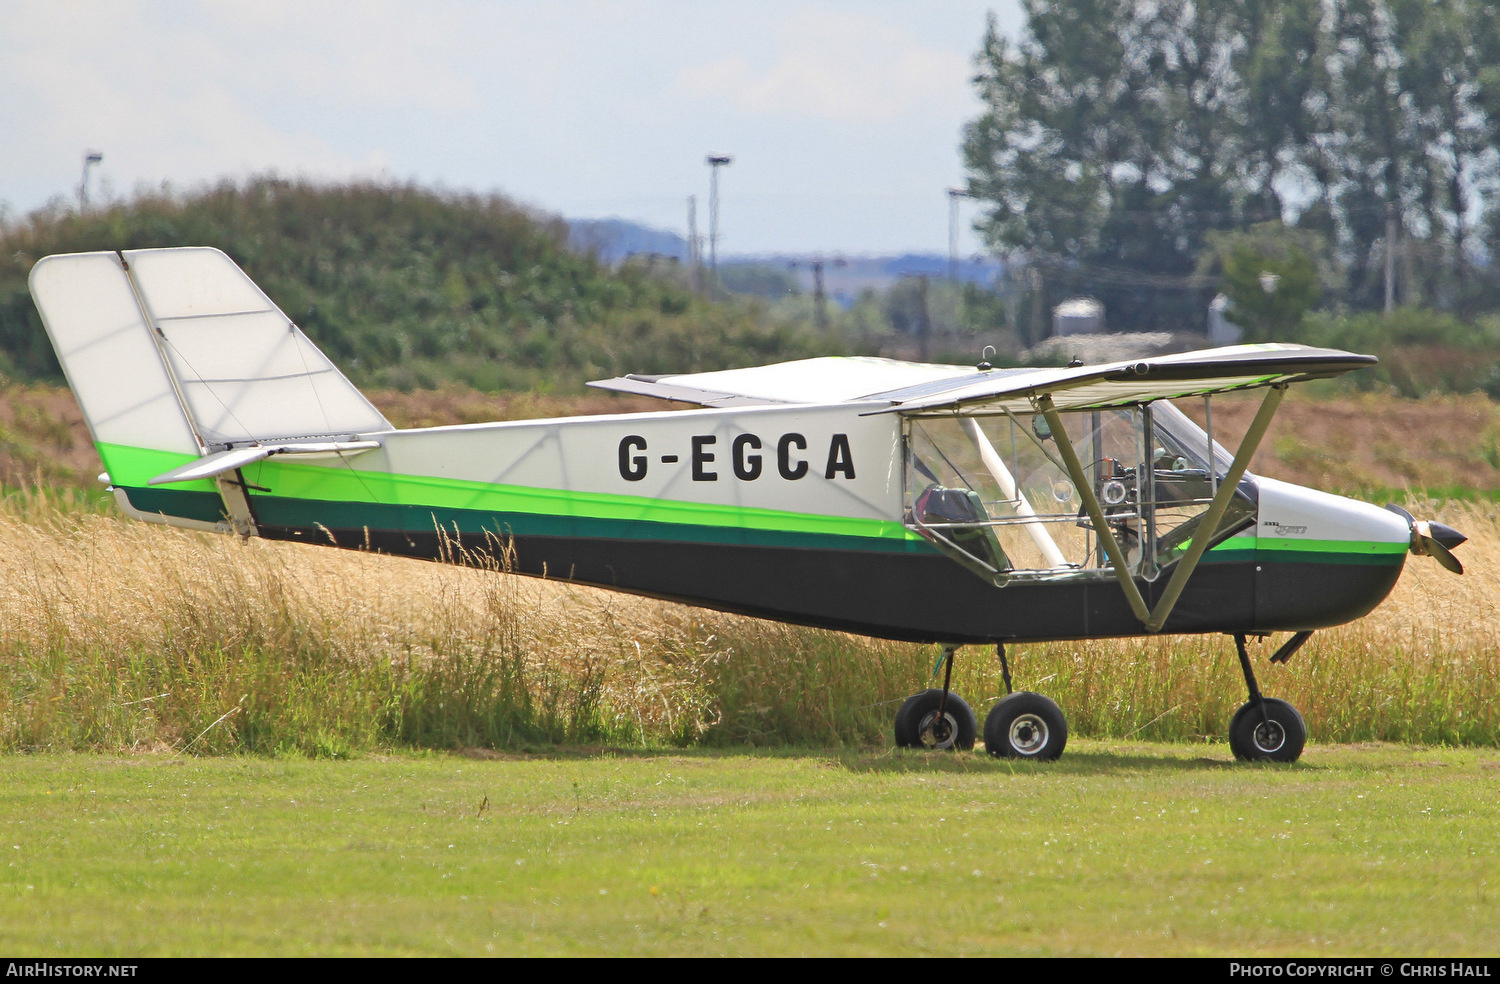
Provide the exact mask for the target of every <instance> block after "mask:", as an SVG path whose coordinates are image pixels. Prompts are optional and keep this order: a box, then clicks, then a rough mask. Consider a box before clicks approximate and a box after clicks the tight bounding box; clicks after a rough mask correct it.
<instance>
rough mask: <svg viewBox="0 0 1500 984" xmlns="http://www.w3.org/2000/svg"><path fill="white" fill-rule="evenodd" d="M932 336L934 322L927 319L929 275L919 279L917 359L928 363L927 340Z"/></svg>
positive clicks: (923, 275)
mask: <svg viewBox="0 0 1500 984" xmlns="http://www.w3.org/2000/svg"><path fill="white" fill-rule="evenodd" d="M931 334H932V321H931V320H929V319H928V317H927V274H925V273H924V274H922V275H921V276H919V277H918V278H917V358H918V360H919V361H922V362H926V361H927V360H928V358H929V355H928V353H927V340H928V337H929V336H930V335H931Z"/></svg>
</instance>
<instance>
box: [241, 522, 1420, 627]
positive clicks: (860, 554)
mask: <svg viewBox="0 0 1500 984" xmlns="http://www.w3.org/2000/svg"><path fill="white" fill-rule="evenodd" d="M259 531H260V534H261V535H262V536H264V537H267V538H268V539H280V540H294V541H297V542H304V543H306V542H321V543H329V542H330V541H332V542H333V543H334V544H335V545H337V546H341V547H351V548H356V549H359V548H365V549H374V550H378V551H380V552H383V553H390V554H396V555H402V556H410V557H420V558H426V559H439V560H455V559H457V560H462V559H463V557H464V555H465V553H466V552H467V554H468V555H469V557H470V559H471V560H473V559H476V558H478V559H482V560H484V562H487V563H493V562H495V560H494V558H493V553H494V549H493V548H494V547H495V541H494V540H493V538H489V539H486V538H483V537H478V536H475V537H468V536H464V537H460V538H458V540H457V541H455V538H454V537H452V536H444V537H441V538H440V536H439V534H437V533H436V532H430V533H405V532H399V531H398V532H389V531H374V530H364V529H360V530H347V529H345V530H340V529H333V530H327V529H319V530H316V531H309V530H302V529H293V528H290V527H275V526H261V527H259ZM508 545H509V547H510V548H511V552H510V554H509V557H508V558H507V559H506V560H505V562H504V563H505V567H506V569H508V570H511V571H513V572H515V573H520V574H530V575H543V576H547V577H551V578H554V579H557V580H565V581H570V582H573V583H578V584H588V585H595V586H599V587H606V588H612V589H615V590H620V591H628V592H631V593H634V594H642V595H649V596H652V597H657V598H664V599H668V600H672V601H680V602H684V603H687V604H691V605H697V606H701V607H704V608H711V609H716V610H719V611H726V612H737V613H740V614H744V615H753V616H757V617H760V618H768V619H774V620H776V621H783V622H793V623H798V624H802V625H813V626H821V627H824V628H830V629H840V630H844V631H848V632H854V633H858V634H861V635H868V636H877V637H881V638H887V639H898V640H905V641H911V642H946V643H984V642H997V641H1002V640H1003V641H1015V642H1034V641H1042V640H1050V639H1084V638H1095V637H1112V636H1131V635H1145V634H1147V633H1146V631H1145V629H1144V627H1143V626H1142V625H1141V622H1140V620H1138V619H1137V618H1136V617H1135V614H1134V613H1133V612H1132V611H1131V610H1130V606H1129V604H1128V603H1127V602H1126V600H1125V595H1124V592H1123V591H1121V589H1120V586H1119V584H1117V583H1116V582H1115V581H1114V580H1112V579H1109V578H1103V579H1097V580H1068V581H1060V582H1057V581H1055V582H1051V583H1045V584H1043V583H1011V584H1009V585H1007V586H1005V587H1003V588H996V587H994V586H992V585H990V584H988V583H986V582H985V581H982V580H981V579H979V578H978V577H976V576H974V575H973V574H971V573H969V572H968V571H966V570H964V569H963V568H961V567H960V566H959V565H958V564H956V563H954V562H953V561H951V560H949V559H947V558H946V557H943V556H940V555H927V554H915V553H911V554H907V553H874V552H870V551H843V550H829V549H805V548H797V547H766V546H742V545H729V544H702V543H691V542H675V541H659V540H658V541H650V540H647V541H643V540H610V539H597V538H589V539H577V538H568V537H547V536H518V537H515V538H514V540H512V541H509V543H508ZM1257 566H1258V565H1257V564H1256V563H1255V561H1254V560H1245V561H1234V562H1219V563H1205V564H1202V565H1201V566H1200V567H1199V568H1198V569H1197V570H1196V571H1195V572H1194V573H1193V575H1192V577H1191V578H1190V579H1189V582H1188V586H1187V589H1186V590H1185V591H1184V592H1183V594H1182V597H1181V598H1180V599H1179V601H1178V603H1177V605H1176V607H1175V608H1174V609H1173V612H1172V616H1171V618H1169V619H1168V620H1167V624H1166V626H1165V627H1164V629H1163V632H1164V633H1168V634H1170V633H1201V632H1268V631H1280V630H1301V629H1316V628H1323V627H1326V626H1329V625H1336V624H1340V623H1342V622H1346V621H1349V620H1350V619H1352V618H1357V617H1358V616H1360V615H1362V614H1364V613H1365V612H1367V611H1369V610H1370V609H1371V608H1373V607H1374V606H1375V605H1376V604H1378V603H1379V601H1380V600H1381V599H1382V598H1384V597H1385V595H1386V594H1387V593H1388V592H1389V590H1390V588H1391V586H1392V585H1393V584H1394V583H1395V580H1396V578H1397V577H1398V576H1399V574H1400V566H1399V565H1397V566H1394V567H1392V566H1384V567H1376V566H1359V565H1345V564H1330V563H1304V562H1300V561H1299V562H1288V563H1280V564H1271V565H1266V564H1262V565H1259V567H1260V570H1259V572H1258V571H1257ZM1137 584H1138V585H1139V586H1140V588H1141V592H1142V594H1143V595H1144V596H1145V598H1146V602H1147V604H1150V605H1154V603H1155V600H1156V598H1157V596H1158V595H1159V594H1160V593H1161V592H1162V591H1163V590H1164V589H1165V587H1166V584H1167V575H1166V574H1163V575H1162V576H1161V577H1159V578H1158V579H1157V581H1156V582H1155V583H1154V584H1153V583H1147V582H1144V581H1138V582H1137ZM1258 589H1259V593H1261V594H1269V595H1272V596H1274V598H1275V599H1276V603H1275V604H1270V605H1268V604H1266V603H1265V601H1266V600H1269V599H1267V598H1262V599H1261V603H1260V604H1259V605H1258V604H1257V594H1258Z"/></svg>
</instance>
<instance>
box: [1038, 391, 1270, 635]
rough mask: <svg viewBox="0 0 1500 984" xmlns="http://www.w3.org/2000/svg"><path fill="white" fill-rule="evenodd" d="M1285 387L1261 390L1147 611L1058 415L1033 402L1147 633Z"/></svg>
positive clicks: (1156, 628) (1220, 513) (1187, 573)
mask: <svg viewBox="0 0 1500 984" xmlns="http://www.w3.org/2000/svg"><path fill="white" fill-rule="evenodd" d="M1286 387H1287V384H1286V383H1278V384H1274V385H1272V386H1271V387H1270V389H1269V390H1268V391H1267V392H1266V398H1265V400H1263V401H1262V402H1261V405H1260V409H1259V410H1257V411H1256V412H1255V419H1254V420H1253V421H1251V422H1250V429H1249V430H1247V431H1246V432H1245V436H1244V438H1243V439H1242V440H1241V441H1240V446H1239V450H1238V451H1236V452H1235V454H1234V461H1233V462H1232V463H1231V464H1230V466H1229V470H1228V471H1226V472H1225V473H1224V477H1223V479H1221V480H1220V481H1219V490H1218V492H1216V493H1214V497H1213V500H1212V501H1211V502H1210V503H1209V504H1208V511H1207V512H1205V513H1204V514H1203V516H1202V518H1201V519H1200V520H1199V521H1198V530H1199V531H1200V534H1199V535H1195V536H1194V537H1193V539H1192V546H1190V547H1189V548H1188V552H1187V553H1186V554H1184V555H1183V557H1182V559H1181V560H1179V561H1178V562H1177V566H1176V568H1175V569H1174V570H1173V571H1172V577H1171V579H1170V580H1168V581H1167V586H1166V589H1165V590H1163V591H1162V594H1161V597H1160V598H1158V599H1157V602H1156V609H1155V610H1154V611H1153V610H1151V609H1149V608H1147V606H1146V599H1145V598H1143V597H1142V596H1141V591H1140V588H1139V587H1137V586H1136V583H1135V579H1134V578H1132V577H1131V576H1130V571H1129V570H1128V569H1127V568H1126V566H1125V552H1124V551H1123V550H1121V549H1120V544H1119V542H1118V541H1116V540H1115V535H1114V531H1113V530H1111V529H1110V528H1109V523H1108V522H1107V521H1106V520H1105V518H1104V510H1103V509H1101V508H1100V507H1099V500H1098V498H1096V497H1095V495H1094V489H1093V486H1092V485H1091V484H1090V483H1089V480H1088V475H1087V474H1086V473H1085V472H1084V470H1083V465H1082V464H1081V463H1080V462H1079V460H1078V453H1077V452H1076V451H1074V450H1073V442H1072V441H1071V440H1070V439H1069V438H1068V432H1067V431H1066V430H1064V429H1063V424H1062V418H1061V417H1060V416H1059V415H1058V412H1057V408H1056V407H1054V406H1053V405H1052V396H1051V394H1043V395H1042V396H1041V398H1039V399H1038V400H1037V409H1038V410H1040V411H1041V413H1042V416H1043V417H1044V418H1046V421H1047V425H1048V426H1049V427H1051V428H1052V433H1053V435H1054V436H1055V437H1056V438H1057V450H1058V453H1059V454H1060V455H1061V456H1062V459H1063V464H1064V465H1066V466H1067V469H1068V476H1069V477H1070V478H1072V480H1073V484H1074V486H1076V487H1077V489H1078V494H1079V496H1080V497H1081V498H1082V499H1083V506H1084V509H1085V510H1087V511H1088V514H1089V520H1090V522H1092V523H1093V524H1094V532H1095V535H1097V536H1098V537H1099V542H1100V544H1101V545H1102V546H1103V547H1104V551H1105V553H1107V554H1109V559H1110V563H1112V564H1113V565H1114V568H1115V577H1116V579H1118V580H1119V582H1120V587H1122V588H1123V589H1124V590H1125V599H1126V600H1127V601H1129V602H1130V609H1131V611H1133V612H1135V615H1136V618H1139V619H1140V620H1141V622H1142V623H1144V624H1145V626H1146V631H1147V632H1160V631H1161V629H1162V626H1163V625H1165V624H1166V622H1167V617H1168V616H1169V615H1171V614H1172V609H1173V608H1174V607H1175V606H1176V605H1177V599H1178V598H1180V597H1181V596H1182V590H1183V588H1185V587H1187V581H1188V578H1189V577H1191V576H1192V574H1193V571H1194V570H1195V569H1196V568H1197V566H1198V561H1199V560H1201V559H1202V558H1203V553H1204V551H1206V550H1207V549H1208V543H1209V540H1210V539H1212V537H1213V531H1214V530H1216V529H1218V526H1219V520H1221V519H1223V518H1224V511H1225V510H1226V509H1228V508H1229V501H1230V500H1231V499H1232V498H1233V497H1234V494H1235V490H1236V489H1237V488H1238V487H1239V484H1240V479H1241V478H1243V477H1244V475H1245V469H1246V468H1248V467H1249V465H1250V459H1251V458H1252V457H1253V456H1254V455H1255V450H1256V448H1258V447H1259V446H1260V442H1261V438H1263V437H1265V434H1266V430H1267V429H1269V428H1270V426H1271V418H1273V417H1274V416H1276V408H1277V407H1279V406H1280V405H1281V398H1282V396H1284V395H1285V394H1286Z"/></svg>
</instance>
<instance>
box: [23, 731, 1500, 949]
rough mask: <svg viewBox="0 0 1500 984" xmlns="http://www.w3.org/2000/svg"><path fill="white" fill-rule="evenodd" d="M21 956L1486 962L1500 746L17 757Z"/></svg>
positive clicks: (1494, 930)
mask: <svg viewBox="0 0 1500 984" xmlns="http://www.w3.org/2000/svg"><path fill="white" fill-rule="evenodd" d="M6 772H7V781H6V782H5V784H4V785H3V786H0V856H3V857H4V861H5V863H4V864H3V865H0V949H4V950H5V951H6V952H10V953H24V954H27V955H36V956H46V955H77V954H80V953H87V954H91V955H97V956H100V957H107V956H116V955H121V956H123V955H130V956H160V955H214V956H230V955H273V954H274V955H280V956H293V955H320V956H334V955H361V956H379V955H486V954H494V955H506V956H516V955H528V956H529V955H596V956H605V955H607V956H615V957H618V956H622V955H656V954H672V955H860V956H912V955H942V956H952V955H1092V956H1105V955H1151V956H1160V955H1199V956H1204V955H1245V956H1252V955H1259V956H1273V955H1281V956H1287V955H1294V956H1334V955H1337V956H1354V955H1368V956H1374V955H1389V956H1403V957H1405V956H1422V955H1438V956H1445V957H1458V956H1462V955H1471V956H1472V955H1483V954H1493V953H1495V952H1496V951H1497V949H1500V925H1497V923H1496V921H1495V919H1494V918H1493V914H1494V909H1495V902H1496V885H1500V860H1497V855H1496V853H1495V852H1494V851H1493V850H1492V849H1491V845H1493V844H1494V843H1495V841H1496V839H1497V837H1500V809H1497V806H1500V795H1497V792H1496V784H1495V779H1496V777H1497V775H1500V753H1497V752H1496V751H1495V750H1493V749H1458V750H1454V749H1447V750H1433V749H1419V748H1409V747H1395V746H1377V745H1369V746H1363V747H1347V746H1328V745H1321V746H1315V747H1313V748H1312V749H1310V750H1309V752H1308V754H1307V755H1306V756H1305V757H1304V759H1303V760H1302V762H1300V763H1298V764H1297V765H1295V766H1292V767H1256V766H1236V765H1234V764H1233V763H1232V762H1231V760H1230V758H1229V755H1228V753H1227V750H1225V749H1224V748H1222V747H1219V748H1214V749H1209V750H1207V751H1205V750H1204V749H1203V748H1202V747H1201V746H1195V745H1190V744H1161V743H1156V744H1149V745H1148V744H1137V743H1128V742H1127V743H1118V742H1110V743H1105V742H1099V741H1087V740H1080V741H1077V742H1075V743H1074V744H1073V745H1070V747H1069V751H1068V755H1066V756H1065V757H1064V758H1063V760H1062V761H1060V762H1057V763H1053V764H1050V765H1037V764H1034V763H1008V762H1005V761H1001V760H994V759H991V758H989V756H985V755H978V756H974V755H968V756H933V755H924V754H920V753H911V752H896V751H887V750H880V751H873V752H868V751H860V750H845V751H843V752H841V753H838V752H836V753H832V754H830V753H828V752H819V753H809V752H807V751H796V752H792V751H788V752H785V753H775V752H772V753H767V752H756V753H753V754H744V753H739V752H729V751H723V750H703V749H698V750H693V751H690V752H686V753H683V752H637V753H634V754H632V753H628V752H623V751H617V752H614V753H610V754H607V755H599V754H597V753H595V754H587V755H577V754H562V755H557V756H525V757H508V758H490V759H482V758H472V757H471V758H464V757H460V756H457V755H451V754H434V753H415V754H414V753H402V754H398V755H379V756H368V757H365V758H362V759H360V760H357V761H353V762H310V761H307V760H306V759H283V760H272V759H266V758H251V757H238V756H221V757H214V758H193V757H191V756H178V755H152V756H137V757H133V758H115V757H109V756H102V755H77V754H57V755H19V756H11V757H9V759H8V760H7V762H6Z"/></svg>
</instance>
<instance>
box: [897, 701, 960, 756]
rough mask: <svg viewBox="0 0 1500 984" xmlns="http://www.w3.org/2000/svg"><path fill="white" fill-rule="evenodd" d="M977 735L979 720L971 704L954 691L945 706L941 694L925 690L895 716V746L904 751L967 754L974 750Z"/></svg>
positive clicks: (904, 705)
mask: <svg viewBox="0 0 1500 984" xmlns="http://www.w3.org/2000/svg"><path fill="white" fill-rule="evenodd" d="M940 705H941V706H942V707H943V714H942V716H941V717H939V716H938V707H939V706H940ZM978 731H979V719H978V718H976V717H975V716H974V712H973V710H971V709H970V708H969V705H968V703H967V702H966V701H965V700H964V699H963V698H962V697H960V696H958V694H955V693H953V692H952V691H949V692H948V702H947V704H943V692H942V691H941V690H937V689H932V690H924V691H923V692H922V693H920V694H917V695H915V696H913V697H908V698H907V699H906V703H904V704H902V705H901V710H899V711H897V712H896V744H897V746H899V747H901V748H927V749H935V750H942V751H947V750H950V749H957V750H958V751H963V752H966V751H968V750H969V749H971V748H973V747H974V738H975V736H976V734H977V733H978Z"/></svg>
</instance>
